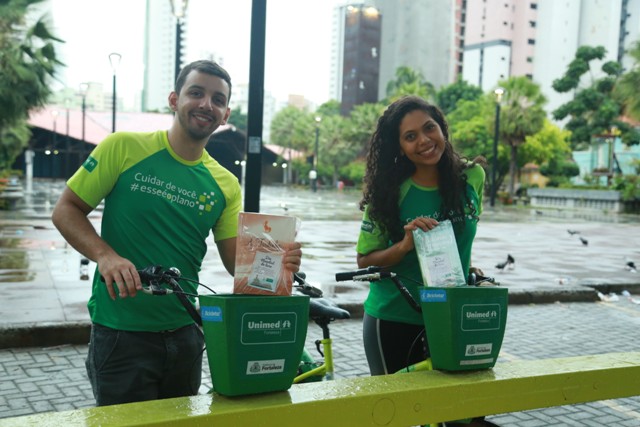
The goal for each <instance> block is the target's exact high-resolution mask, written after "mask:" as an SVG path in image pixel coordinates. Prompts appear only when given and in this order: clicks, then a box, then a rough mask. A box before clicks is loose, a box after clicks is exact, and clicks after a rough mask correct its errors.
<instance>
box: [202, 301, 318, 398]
mask: <svg viewBox="0 0 640 427" xmlns="http://www.w3.org/2000/svg"><path fill="white" fill-rule="evenodd" d="M200 313H201V315H202V326H203V329H204V337H205V344H206V346H207V358H208V359H209V369H210V370H211V379H212V382H213V389H214V391H215V392H216V393H219V394H221V395H224V396H240V395H246V394H255V393H265V392H271V391H282V390H287V389H289V388H290V387H291V384H292V383H293V378H294V377H295V375H296V372H297V369H298V364H299V362H300V357H301V354H302V350H303V348H304V343H305V339H306V335H307V324H308V319H309V297H308V296H304V295H292V296H253V295H238V294H233V295H231V294H229V295H203V296H200Z"/></svg>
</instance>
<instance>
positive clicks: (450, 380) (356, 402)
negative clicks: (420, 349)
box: [0, 352, 640, 427]
mask: <svg viewBox="0 0 640 427" xmlns="http://www.w3.org/2000/svg"><path fill="white" fill-rule="evenodd" d="M638 378H640V352H631V353H610V354H600V355H593V356H579V357H569V358H559V359H545V360H533V361H515V362H500V363H498V364H497V365H496V366H495V367H494V368H493V369H489V370H482V371H466V372H456V373H444V372H438V371H431V372H414V373H411V374H399V375H388V376H382V377H359V378H349V379H341V380H336V381H328V382H317V383H309V384H300V385H294V386H292V387H291V389H289V390H288V391H286V392H276V393H267V394H262V395H253V396H243V397H235V398H227V397H223V396H218V395H199V396H194V397H185V398H176V399H168V400H155V401H148V402H140V403H130V404H125V405H114V406H106V407H101V408H88V409H80V410H76V411H67V412H56V413H52V412H49V413H43V414H35V415H30V416H23V417H16V418H7V419H0V426H3V427H6V426H30V425H33V426H36V425H37V426H79V425H82V426H87V425H96V426H97V425H110V426H114V425H118V426H143V425H144V426H169V425H170V426H203V425H214V426H216V427H224V426H234V427H235V426H253V425H259V426H263V427H269V426H274V427H276V426H277V427H282V426H298V425H304V426H308V427H315V426H317V427H325V426H390V427H391V426H403V427H406V426H409V425H417V424H424V423H435V422H441V421H444V420H453V419H461V418H467V417H475V416H479V415H484V414H500V413H508V412H518V411H524V410H530V409H537V408H545V407H551V406H563V405H572V404H578V403H584V402H593V401H599V400H607V399H618V398H624V397H629V396H636V395H640V381H638Z"/></svg>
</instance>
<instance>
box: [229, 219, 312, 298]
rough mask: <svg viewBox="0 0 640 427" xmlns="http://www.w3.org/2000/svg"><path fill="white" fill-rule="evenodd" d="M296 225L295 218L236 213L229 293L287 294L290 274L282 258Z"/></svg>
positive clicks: (291, 281) (291, 284)
mask: <svg viewBox="0 0 640 427" xmlns="http://www.w3.org/2000/svg"><path fill="white" fill-rule="evenodd" d="M299 228H300V220H299V219H298V218H296V217H292V216H283V215H269V214H260V213H254V212H240V216H239V217H238V238H237V244H236V263H235V264H236V265H235V268H236V270H235V277H234V282H233V293H234V294H252V295H291V290H292V287H293V273H292V272H291V271H288V270H286V269H285V268H284V263H283V260H284V253H285V249H286V248H287V245H289V244H291V243H293V242H294V241H295V237H296V234H297V232H298V229H299Z"/></svg>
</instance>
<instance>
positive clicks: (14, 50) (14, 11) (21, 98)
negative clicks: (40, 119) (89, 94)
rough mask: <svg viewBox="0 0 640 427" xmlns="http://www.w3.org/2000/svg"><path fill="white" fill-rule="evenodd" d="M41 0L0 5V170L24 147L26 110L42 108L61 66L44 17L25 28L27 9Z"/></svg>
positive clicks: (16, 0)
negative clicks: (51, 82)
mask: <svg viewBox="0 0 640 427" xmlns="http://www.w3.org/2000/svg"><path fill="white" fill-rule="evenodd" d="M39 1H41V0H4V1H2V2H0V99H2V102H1V103H0V144H2V145H3V147H2V148H3V149H2V150H0V168H8V167H9V165H11V164H12V163H13V161H14V160H15V158H16V157H17V155H18V154H19V153H20V152H21V151H22V148H23V147H24V146H26V144H27V142H28V140H29V138H30V136H31V135H30V132H25V129H26V121H27V119H28V117H29V111H30V110H32V109H33V108H37V107H41V106H43V105H44V104H45V103H46V101H47V99H48V97H49V95H50V94H51V90H50V89H49V80H50V78H52V77H54V76H55V71H56V68H57V67H58V66H60V65H63V64H62V63H61V62H60V61H58V59H57V58H56V53H55V47H54V42H62V40H60V39H58V38H56V37H54V36H53V35H52V34H51V33H50V32H49V30H48V28H47V25H46V23H45V21H44V18H40V19H39V20H38V21H37V22H36V23H35V24H34V25H33V26H31V27H27V26H26V23H25V22H26V21H25V15H26V14H27V12H28V8H29V6H31V5H32V4H35V3H38V2H39Z"/></svg>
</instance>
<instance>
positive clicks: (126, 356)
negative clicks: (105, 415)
mask: <svg viewBox="0 0 640 427" xmlns="http://www.w3.org/2000/svg"><path fill="white" fill-rule="evenodd" d="M203 346H204V338H203V336H202V332H201V331H200V329H199V328H198V326H196V325H195V324H193V325H190V326H185V327H183V328H180V329H176V330H174V331H165V332H129V331H120V330H116V329H111V328H107V327H105V326H102V325H98V324H95V323H94V324H93V326H92V328H91V340H90V342H89V353H88V355H87V360H86V366H87V374H88V375H89V381H90V382H91V387H92V388H93V395H94V397H95V398H96V404H97V405H98V406H105V405H114V404H118V403H128V402H140V401H143V400H153V399H166V398H170V397H179V396H191V395H195V394H197V393H198V389H199V388H200V381H201V375H202V352H203Z"/></svg>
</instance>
